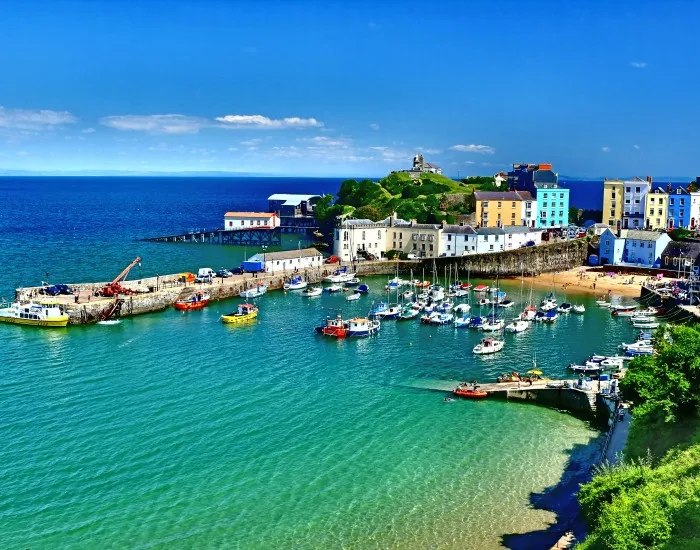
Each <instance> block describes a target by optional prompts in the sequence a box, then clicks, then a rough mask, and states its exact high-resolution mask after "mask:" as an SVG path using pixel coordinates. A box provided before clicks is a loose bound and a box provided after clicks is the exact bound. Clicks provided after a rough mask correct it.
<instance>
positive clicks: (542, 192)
mask: <svg viewBox="0 0 700 550" xmlns="http://www.w3.org/2000/svg"><path fill="white" fill-rule="evenodd" d="M537 210H538V214H537V219H538V227H542V228H546V227H564V226H567V225H569V190H568V189H565V188H563V187H556V188H551V187H550V188H539V189H537Z"/></svg>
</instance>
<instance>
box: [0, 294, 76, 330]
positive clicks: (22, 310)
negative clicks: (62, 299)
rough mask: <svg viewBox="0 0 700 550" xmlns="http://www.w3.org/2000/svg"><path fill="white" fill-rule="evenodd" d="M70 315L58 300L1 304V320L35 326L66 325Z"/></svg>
mask: <svg viewBox="0 0 700 550" xmlns="http://www.w3.org/2000/svg"><path fill="white" fill-rule="evenodd" d="M68 320H69V317H68V315H66V313H65V311H64V310H63V306H61V305H60V304H59V302H57V301H56V300H44V301H40V302H28V303H20V302H13V303H11V304H7V303H6V302H3V303H2V305H1V306H0V322H2V323H12V324H15V325H29V326H34V327H65V326H66V325H67V324H68Z"/></svg>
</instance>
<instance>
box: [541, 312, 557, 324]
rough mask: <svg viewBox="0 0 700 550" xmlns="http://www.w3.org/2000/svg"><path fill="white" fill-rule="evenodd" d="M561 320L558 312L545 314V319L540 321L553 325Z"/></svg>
mask: <svg viewBox="0 0 700 550" xmlns="http://www.w3.org/2000/svg"><path fill="white" fill-rule="evenodd" d="M558 318H559V315H558V314H557V312H556V311H546V312H545V314H544V317H542V319H540V321H542V322H543V323H553V322H554V321H556V320H557V319H558Z"/></svg>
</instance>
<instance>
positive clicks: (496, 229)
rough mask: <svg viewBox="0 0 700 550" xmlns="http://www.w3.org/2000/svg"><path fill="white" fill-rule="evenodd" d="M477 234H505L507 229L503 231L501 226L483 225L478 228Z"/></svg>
mask: <svg viewBox="0 0 700 550" xmlns="http://www.w3.org/2000/svg"><path fill="white" fill-rule="evenodd" d="M476 234H477V235H505V231H503V229H502V228H500V227H481V228H479V229H477V230H476Z"/></svg>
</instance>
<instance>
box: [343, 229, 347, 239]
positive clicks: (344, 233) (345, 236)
mask: <svg viewBox="0 0 700 550" xmlns="http://www.w3.org/2000/svg"><path fill="white" fill-rule="evenodd" d="M343 240H344V241H347V240H348V232H347V231H344V232H343Z"/></svg>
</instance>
